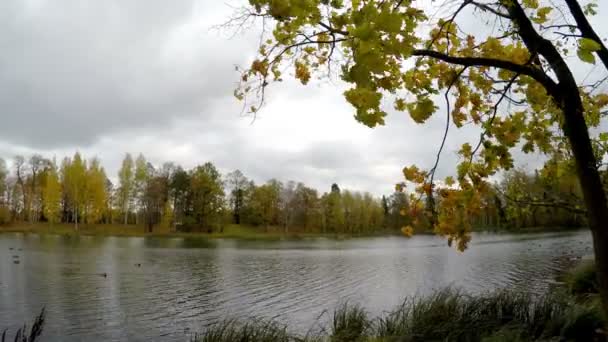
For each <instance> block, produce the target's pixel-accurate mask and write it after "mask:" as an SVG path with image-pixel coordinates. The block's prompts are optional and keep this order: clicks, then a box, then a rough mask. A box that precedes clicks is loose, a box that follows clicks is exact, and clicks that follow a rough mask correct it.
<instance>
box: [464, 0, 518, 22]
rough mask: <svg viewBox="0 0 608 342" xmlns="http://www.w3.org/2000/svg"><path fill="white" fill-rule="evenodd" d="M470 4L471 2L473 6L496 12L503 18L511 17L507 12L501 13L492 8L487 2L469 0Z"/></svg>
mask: <svg viewBox="0 0 608 342" xmlns="http://www.w3.org/2000/svg"><path fill="white" fill-rule="evenodd" d="M471 4H473V5H474V6H475V7H478V8H479V9H481V10H483V11H487V12H490V13H493V14H496V15H497V16H499V17H501V18H505V19H511V17H510V16H509V14H507V13H503V12H501V11H499V10H497V9H495V8H492V7H491V6H490V5H487V4H481V3H479V2H475V1H471Z"/></svg>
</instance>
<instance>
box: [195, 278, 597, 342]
mask: <svg viewBox="0 0 608 342" xmlns="http://www.w3.org/2000/svg"><path fill="white" fill-rule="evenodd" d="M325 320H326V322H325V324H323V323H322V322H321V323H320V327H316V328H313V329H312V330H311V331H309V332H307V333H306V334H294V333H291V332H290V331H289V329H288V328H287V327H286V326H285V325H282V324H280V323H277V322H273V321H264V320H260V319H251V320H249V321H244V322H242V321H238V320H227V321H224V322H221V323H218V324H215V325H213V326H211V327H209V328H208V329H206V330H205V331H204V332H202V333H201V334H200V335H198V336H196V337H195V338H193V341H197V342H224V341H252V342H253V341H257V342H259V341H268V342H270V341H285V342H287V341H334V342H352V341H467V342H476V341H480V342H481V341H484V342H490V341H496V342H498V341H501V342H507V341H508V342H513V341H522V342H523V341H556V340H559V341H596V340H597V341H599V340H600V338H601V337H602V336H603V334H602V333H601V328H602V327H603V324H604V322H605V320H604V318H603V316H602V313H601V306H600V305H599V303H598V302H597V301H594V300H587V301H583V302H581V301H577V300H575V299H574V298H573V297H570V296H566V295H564V294H560V293H551V294H547V295H542V296H533V295H530V294H523V293H514V292H505V291H500V292H494V293H486V294H482V295H475V296H472V295H467V294H464V293H461V292H458V291H455V290H450V289H447V290H443V291H439V292H436V293H434V294H432V295H430V296H427V297H421V298H411V299H407V300H405V301H404V302H403V304H401V305H400V306H398V307H397V308H395V309H394V310H392V311H391V312H389V313H386V314H384V315H382V316H380V317H372V316H370V315H369V314H368V313H367V312H366V311H365V310H364V309H362V308H361V307H358V306H356V305H343V306H341V307H339V308H338V309H336V310H335V311H334V312H333V314H331V315H326V316H325ZM604 338H605V337H604Z"/></svg>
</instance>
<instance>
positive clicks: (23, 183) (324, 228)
mask: <svg viewBox="0 0 608 342" xmlns="http://www.w3.org/2000/svg"><path fill="white" fill-rule="evenodd" d="M572 167H573V166H572V165H571V163H570V162H568V161H567V160H553V162H549V163H547V164H546V165H545V167H544V168H543V169H541V170H537V171H535V172H534V173H528V172H526V171H524V170H521V169H516V170H511V171H509V172H507V173H505V174H504V176H503V177H502V180H501V181H500V182H497V183H495V184H493V185H492V186H491V187H490V189H489V191H486V192H484V193H483V195H482V196H481V197H480V198H479V203H478V210H477V211H476V213H475V215H473V217H474V219H473V221H474V226H476V227H477V228H479V229H487V228H492V229H518V228H524V227H537V226H580V225H583V224H585V220H584V215H583V214H584V213H583V211H582V210H581V205H582V204H581V201H580V198H581V192H580V187H579V185H578V182H577V181H576V178H575V175H574V173H573V172H571V168H572ZM117 180H118V182H117V184H113V183H112V182H111V181H110V179H109V177H108V176H107V174H106V172H105V169H104V167H103V166H102V165H101V162H100V161H99V159H97V158H91V159H88V160H87V159H85V158H84V157H83V156H82V155H80V154H79V153H76V154H74V156H73V157H71V158H69V157H66V158H64V159H63V160H62V161H61V162H59V163H58V162H57V161H56V160H51V159H47V158H44V157H42V156H40V155H37V154H36V155H33V156H31V157H30V158H27V159H26V158H25V157H23V156H16V157H15V158H14V160H13V163H12V168H11V170H9V169H8V168H7V164H6V162H5V161H4V160H2V159H0V223H2V224H10V223H20V222H28V223H37V222H48V223H49V224H55V223H72V224H74V227H75V229H78V226H79V224H114V225H116V224H123V225H139V226H145V227H147V230H148V231H150V232H152V231H154V230H155V229H164V230H166V231H174V230H179V231H207V232H211V231H222V230H223V227H224V226H225V225H227V224H246V225H250V226H256V227H259V229H261V230H268V229H270V228H272V229H275V230H276V229H280V230H281V231H284V232H290V231H297V232H311V233H312V232H321V233H344V234H365V233H372V232H376V231H399V230H400V229H402V228H403V227H406V226H409V225H413V224H414V223H415V225H416V226H417V227H418V228H417V229H419V230H427V231H432V230H433V227H432V226H433V220H432V218H431V217H428V212H429V211H428V210H423V209H424V208H425V207H427V206H428V205H429V203H428V199H427V198H419V197H417V194H416V193H407V192H406V191H403V190H402V189H399V187H398V189H397V191H395V192H394V193H392V194H390V195H388V196H381V197H375V196H373V195H372V194H370V193H368V192H358V191H352V190H348V189H340V187H339V185H338V184H333V185H332V186H331V188H329V189H328V191H327V192H324V193H321V192H319V191H318V190H317V189H314V188H311V187H309V186H307V185H306V184H304V183H302V182H294V181H288V182H281V181H279V180H276V179H271V180H269V181H267V182H266V183H263V184H256V183H255V182H254V181H253V180H251V179H249V178H247V177H246V176H245V175H244V174H243V173H242V172H241V171H239V170H235V171H232V172H229V173H227V174H225V175H222V174H221V173H220V172H219V171H218V169H217V168H216V166H215V165H213V163H211V162H206V163H204V164H202V165H198V166H196V167H194V168H192V169H184V168H183V167H181V166H179V165H176V164H174V163H170V162H169V163H164V164H162V165H160V166H154V165H153V164H152V163H150V162H148V161H147V160H146V158H145V157H144V156H143V155H142V154H140V155H139V156H137V158H135V159H134V158H133V157H132V156H131V155H130V154H126V155H125V157H124V159H123V161H122V165H121V167H120V170H119V171H118V175H117ZM446 191H457V190H454V189H451V190H450V188H449V187H444V188H441V189H438V190H436V192H437V194H436V196H435V198H436V199H437V200H436V203H433V204H434V205H435V206H437V207H438V208H441V206H442V205H448V203H445V202H444V201H443V200H442V198H447V197H446V196H442V194H443V195H445V192H446ZM439 211H440V210H439ZM421 227H422V228H421Z"/></svg>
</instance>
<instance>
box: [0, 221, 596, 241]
mask: <svg viewBox="0 0 608 342" xmlns="http://www.w3.org/2000/svg"><path fill="white" fill-rule="evenodd" d="M156 228H157V229H158V227H156ZM586 229H587V228H586V227H529V228H521V229H509V230H507V229H504V230H501V229H486V230H484V229H474V230H473V231H471V233H475V234H486V233H491V234H517V235H519V234H522V235H525V234H536V233H560V232H563V233H566V232H575V231H580V230H586ZM9 233H22V234H35V235H63V236H102V237H144V238H145V237H154V238H192V239H203V240H216V239H234V240H260V241H264V240H267V241H279V240H302V239H315V238H325V239H333V240H349V239H360V238H374V237H402V236H403V235H402V234H401V233H400V232H397V231H388V230H386V231H382V230H379V231H377V232H372V233H360V234H351V233H322V232H318V233H317V232H302V231H299V230H294V231H291V232H284V231H283V230H282V229H280V228H278V227H270V228H269V229H268V230H265V229H264V228H262V227H254V226H248V225H236V224H230V225H227V226H225V227H224V229H223V231H222V232H218V231H214V232H211V233H207V232H171V231H159V230H157V231H153V232H145V227H143V226H135V225H129V226H123V225H82V226H80V227H79V230H75V229H74V226H73V225H66V224H60V225H54V226H50V225H48V224H46V223H40V224H27V225H14V226H0V235H2V234H9ZM414 235H425V236H429V235H435V234H434V233H433V232H429V231H423V232H417V233H415V234H414Z"/></svg>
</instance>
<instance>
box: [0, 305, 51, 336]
mask: <svg viewBox="0 0 608 342" xmlns="http://www.w3.org/2000/svg"><path fill="white" fill-rule="evenodd" d="M44 318H45V311H44V308H42V311H41V312H40V314H39V315H38V316H36V318H35V319H34V323H33V324H32V327H31V329H30V332H29V334H28V332H27V325H25V324H24V325H23V327H22V328H19V329H17V332H15V337H14V339H13V341H14V342H35V341H37V340H38V338H39V337H40V335H42V327H43V326H44ZM7 333H8V330H7V329H4V331H2V335H0V342H8V341H10V340H11V338H10V337H8V335H7ZM7 337H8V339H7Z"/></svg>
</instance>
